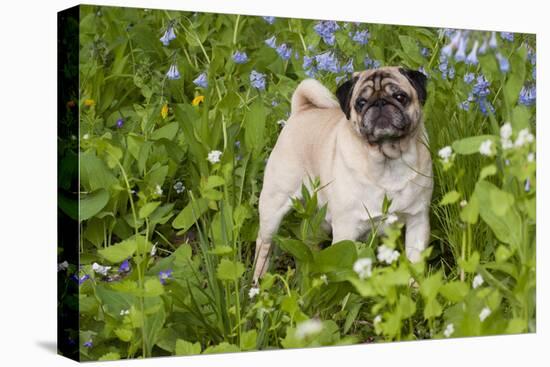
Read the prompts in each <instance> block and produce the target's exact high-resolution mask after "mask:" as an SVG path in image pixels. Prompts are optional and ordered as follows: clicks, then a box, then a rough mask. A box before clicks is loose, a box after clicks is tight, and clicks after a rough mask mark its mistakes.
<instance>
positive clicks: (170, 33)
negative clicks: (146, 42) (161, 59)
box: [160, 24, 176, 46]
mask: <svg viewBox="0 0 550 367" xmlns="http://www.w3.org/2000/svg"><path fill="white" fill-rule="evenodd" d="M174 39H176V32H174V26H173V25H172V24H169V25H168V27H167V28H166V31H165V32H164V34H163V35H162V37H160V42H162V44H163V45H164V46H168V45H169V44H170V41H172V40H174Z"/></svg>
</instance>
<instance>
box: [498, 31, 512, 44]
mask: <svg viewBox="0 0 550 367" xmlns="http://www.w3.org/2000/svg"><path fill="white" fill-rule="evenodd" d="M500 38H502V39H503V40H506V41H508V42H512V41H513V40H514V34H513V33H512V32H500Z"/></svg>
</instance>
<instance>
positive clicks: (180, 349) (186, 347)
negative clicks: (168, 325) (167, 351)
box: [176, 339, 201, 356]
mask: <svg viewBox="0 0 550 367" xmlns="http://www.w3.org/2000/svg"><path fill="white" fill-rule="evenodd" d="M200 353H201V343H198V342H197V343H190V342H188V341H186V340H183V339H178V340H176V355H177V356H190V355H194V354H200Z"/></svg>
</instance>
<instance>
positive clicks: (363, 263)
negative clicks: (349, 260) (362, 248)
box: [353, 257, 372, 279]
mask: <svg viewBox="0 0 550 367" xmlns="http://www.w3.org/2000/svg"><path fill="white" fill-rule="evenodd" d="M353 271H354V272H356V273H357V275H359V278H360V279H365V278H368V277H370V276H371V275H372V259H371V258H369V257H364V258H362V259H358V260H357V261H356V262H355V264H353Z"/></svg>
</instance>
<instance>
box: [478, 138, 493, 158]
mask: <svg viewBox="0 0 550 367" xmlns="http://www.w3.org/2000/svg"><path fill="white" fill-rule="evenodd" d="M492 145H493V141H492V140H490V139H487V140H485V141H484V142H483V143H481V145H480V146H479V152H480V153H481V154H482V155H486V156H491V155H492V153H493V152H492V150H491V146H492Z"/></svg>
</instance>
